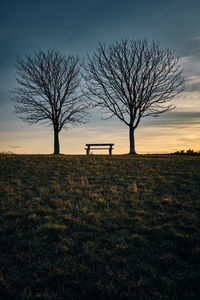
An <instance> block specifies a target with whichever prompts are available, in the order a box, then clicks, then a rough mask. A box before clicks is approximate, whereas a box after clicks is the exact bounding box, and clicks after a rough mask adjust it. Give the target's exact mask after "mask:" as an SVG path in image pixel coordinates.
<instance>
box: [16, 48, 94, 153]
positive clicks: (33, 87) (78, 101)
mask: <svg viewBox="0 0 200 300" xmlns="http://www.w3.org/2000/svg"><path fill="white" fill-rule="evenodd" d="M16 69H17V77H16V80H17V83H18V87H17V88H14V89H13V90H12V94H13V96H12V97H11V99H12V100H13V101H14V103H15V104H14V108H15V112H16V113H17V114H18V115H19V117H20V118H21V119H22V120H23V121H25V122H27V123H29V124H36V123H38V122H43V123H47V124H50V125H51V126H53V130H54V154H59V153H60V146H59V132H60V131H61V130H62V129H63V128H66V127H68V125H69V124H73V125H78V124H81V123H84V122H86V120H87V108H88V107H89V103H88V101H87V100H85V99H83V97H82V95H81V92H80V89H79V86H80V80H81V75H80V64H79V59H78V57H73V56H71V55H69V56H68V57H65V56H64V55H62V54H61V53H59V52H58V51H55V50H49V51H47V52H44V51H38V52H36V53H35V54H34V56H33V57H31V56H26V57H25V59H21V58H18V59H17V62H16Z"/></svg>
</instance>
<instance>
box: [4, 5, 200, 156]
mask: <svg viewBox="0 0 200 300" xmlns="http://www.w3.org/2000/svg"><path fill="white" fill-rule="evenodd" d="M199 12H200V1H198V0H191V1H185V0H176V1H172V0H168V1H164V0H163V1H162V0H160V1H157V0H146V1H145V0H140V1H135V0H132V1H131V0H124V1H121V0H115V1H114V0H107V1H105V0H99V1H97V0H93V1H92V0H85V1H80V0H74V1H68V0H65V1H64V0H57V1H54V0H12V1H11V0H0V152H1V151H13V152H15V153H51V152H52V148H53V143H52V136H53V132H52V130H51V128H48V127H45V126H43V125H40V126H38V125H37V126H30V125H28V124H25V123H23V122H22V121H21V120H19V119H18V118H17V117H16V115H15V114H14V112H13V109H12V103H11V101H10V100H9V97H10V94H9V89H11V88H12V87H13V86H14V85H15V80H14V74H15V60H16V57H17V56H18V55H19V56H20V57H23V56H24V54H26V53H27V54H32V53H34V51H35V50H37V49H39V48H40V49H43V50H47V49H49V48H56V49H58V50H60V51H62V52H63V53H65V54H69V53H71V54H74V55H76V54H78V55H79V56H80V57H85V55H86V54H87V53H90V52H91V51H93V50H95V49H96V48H97V46H98V42H99V41H101V42H104V41H107V43H110V42H115V41H116V40H120V39H122V38H125V37H128V38H130V39H135V38H140V37H141V38H143V37H147V38H148V39H150V40H151V39H154V40H159V42H160V45H161V47H164V48H165V47H167V48H170V49H172V50H174V51H175V55H176V56H178V57H180V63H181V65H182V66H183V67H184V77H185V91H184V92H183V93H182V94H181V95H179V96H178V97H177V99H176V100H175V101H174V103H175V104H176V105H177V108H176V110H174V111H173V112H171V113H168V114H165V115H161V116H160V117H158V118H156V119H152V118H151V119H145V120H143V121H142V122H141V124H140V127H139V128H138V129H137V133H136V150H137V151H138V152H139V153H153V152H154V153H155V152H160V153H161V152H171V151H175V150H180V149H188V148H194V149H195V150H200V18H199ZM100 141H102V142H114V143H115V153H126V152H128V128H126V127H125V126H124V125H123V124H121V123H120V121H118V120H117V119H113V120H108V121H102V120H101V116H100V115H99V114H98V113H95V112H94V113H92V118H91V121H90V122H89V123H88V124H86V125H84V126H80V127H76V128H73V129H70V130H67V131H63V132H62V134H61V152H62V153H84V150H83V149H84V144H85V143H89V142H100Z"/></svg>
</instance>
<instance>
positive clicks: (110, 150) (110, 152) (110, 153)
mask: <svg viewBox="0 0 200 300" xmlns="http://www.w3.org/2000/svg"><path fill="white" fill-rule="evenodd" d="M109 155H112V147H110V149H109Z"/></svg>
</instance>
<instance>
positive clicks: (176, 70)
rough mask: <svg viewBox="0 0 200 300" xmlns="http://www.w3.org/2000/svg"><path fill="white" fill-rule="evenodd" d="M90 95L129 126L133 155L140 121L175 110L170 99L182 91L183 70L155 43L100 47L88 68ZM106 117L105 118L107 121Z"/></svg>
mask: <svg viewBox="0 0 200 300" xmlns="http://www.w3.org/2000/svg"><path fill="white" fill-rule="evenodd" d="M85 71H86V76H85V78H86V83H87V88H88V92H87V95H88V97H89V99H90V100H91V101H93V103H94V105H95V106H97V107H100V108H103V109H104V110H103V111H104V112H106V113H108V114H109V115H108V117H107V118H111V117H113V116H116V117H118V118H119V119H120V121H122V122H124V123H125V124H126V125H127V126H129V139H130V154H135V153H136V151H135V141H134V131H135V129H136V128H137V127H138V125H139V122H140V120H141V118H143V117H146V116H157V115H158V114H161V113H164V112H166V111H170V110H172V109H174V108H175V106H174V105H173V104H171V102H170V101H171V100H172V99H173V98H174V97H175V96H176V95H177V94H178V93H180V91H181V90H182V82H183V78H182V76H181V74H182V70H181V68H180V66H179V65H178V59H176V58H174V55H173V52H171V51H170V50H168V49H165V50H163V49H161V48H160V46H159V44H158V43H156V42H154V41H153V42H152V43H151V44H149V43H148V41H147V40H146V39H144V40H140V39H137V40H133V41H131V40H127V39H125V40H122V41H121V42H116V43H115V44H111V45H109V46H108V47H107V46H106V44H101V43H99V48H98V49H97V51H96V52H94V53H93V55H92V56H88V63H87V64H86V65H85ZM107 118H106V119H107Z"/></svg>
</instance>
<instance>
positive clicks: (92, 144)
mask: <svg viewBox="0 0 200 300" xmlns="http://www.w3.org/2000/svg"><path fill="white" fill-rule="evenodd" d="M85 145H86V146H114V144H85Z"/></svg>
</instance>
